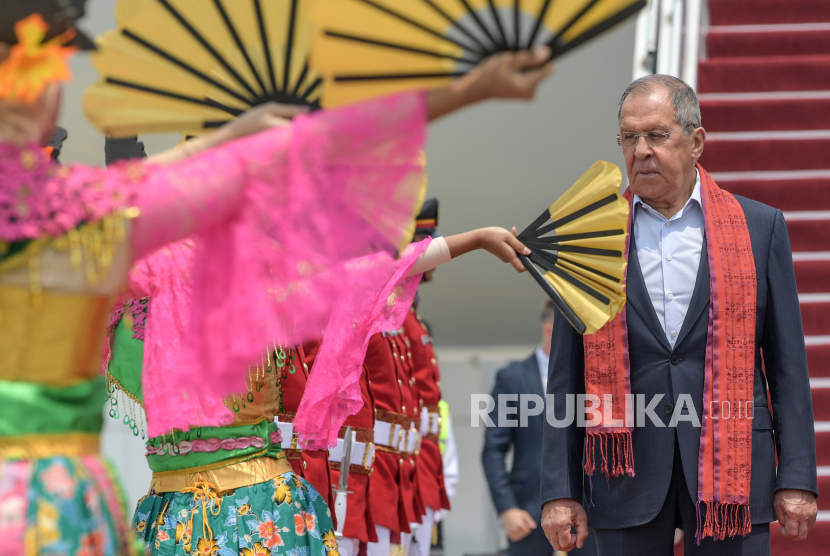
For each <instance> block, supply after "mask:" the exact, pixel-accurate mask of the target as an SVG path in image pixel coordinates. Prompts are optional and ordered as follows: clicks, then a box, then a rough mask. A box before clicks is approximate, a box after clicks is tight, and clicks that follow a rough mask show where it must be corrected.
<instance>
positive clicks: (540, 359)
mask: <svg viewBox="0 0 830 556" xmlns="http://www.w3.org/2000/svg"><path fill="white" fill-rule="evenodd" d="M535 353H536V364H537V365H539V374H540V375H542V391H543V392H547V391H548V364H549V363H550V355H548V354H547V353H545V350H543V349H542V346H541V344H540V345H538V346H536V351H535Z"/></svg>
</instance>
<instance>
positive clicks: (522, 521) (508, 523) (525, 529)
mask: <svg viewBox="0 0 830 556" xmlns="http://www.w3.org/2000/svg"><path fill="white" fill-rule="evenodd" d="M499 517H500V518H501V524H502V525H504V530H505V532H506V533H507V538H509V539H510V540H511V541H513V542H519V541H520V540H522V539H523V538H525V537H526V536H528V535H529V534H530V533H531V531H533V530H534V529H536V522H535V521H533V518H532V517H530V514H529V513H527V512H526V511H524V510H522V509H520V508H510V509H509V510H504V511H503V512H502V513H501V514H500V515H499Z"/></svg>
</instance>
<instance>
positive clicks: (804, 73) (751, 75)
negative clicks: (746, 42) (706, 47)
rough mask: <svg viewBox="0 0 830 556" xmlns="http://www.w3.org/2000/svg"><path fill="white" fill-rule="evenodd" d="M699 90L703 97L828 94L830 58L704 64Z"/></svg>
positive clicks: (754, 58) (770, 58)
mask: <svg viewBox="0 0 830 556" xmlns="http://www.w3.org/2000/svg"><path fill="white" fill-rule="evenodd" d="M828 6H830V2H828ZM697 89H698V91H699V92H701V93H745V92H758V91H818V90H822V91H823V90H827V89H830V54H814V55H809V56H768V57H758V56H746V57H742V58H711V59H709V60H703V61H701V62H700V66H699V68H698V83H697Z"/></svg>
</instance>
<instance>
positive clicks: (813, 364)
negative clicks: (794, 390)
mask: <svg viewBox="0 0 830 556" xmlns="http://www.w3.org/2000/svg"><path fill="white" fill-rule="evenodd" d="M807 342H808V343H807V366H808V367H809V369H810V376H811V377H812V378H830V341H828V342H827V343H825V344H813V345H811V344H810V343H809V342H810V339H809V338H807ZM827 464H828V465H830V461H828V463H827ZM828 494H830V493H828Z"/></svg>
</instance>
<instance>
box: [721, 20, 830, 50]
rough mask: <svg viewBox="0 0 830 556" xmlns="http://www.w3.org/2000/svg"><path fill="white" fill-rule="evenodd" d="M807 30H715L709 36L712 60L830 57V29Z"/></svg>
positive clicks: (792, 28)
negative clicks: (738, 57)
mask: <svg viewBox="0 0 830 556" xmlns="http://www.w3.org/2000/svg"><path fill="white" fill-rule="evenodd" d="M804 25H805V28H804V29H803V30H800V29H796V28H795V27H796V26H795V25H793V26H792V27H789V28H787V27H784V26H782V27H781V28H779V29H771V30H762V29H761V28H748V29H741V28H740V27H724V28H721V29H718V28H715V30H713V31H711V32H710V33H709V35H708V36H707V37H706V52H707V55H708V56H709V58H720V57H722V56H800V55H804V54H830V26H828V27H827V28H824V26H823V25H816V24H813V25H814V26H815V27H813V28H811V27H806V25H809V24H804ZM756 29H757V30H756Z"/></svg>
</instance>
